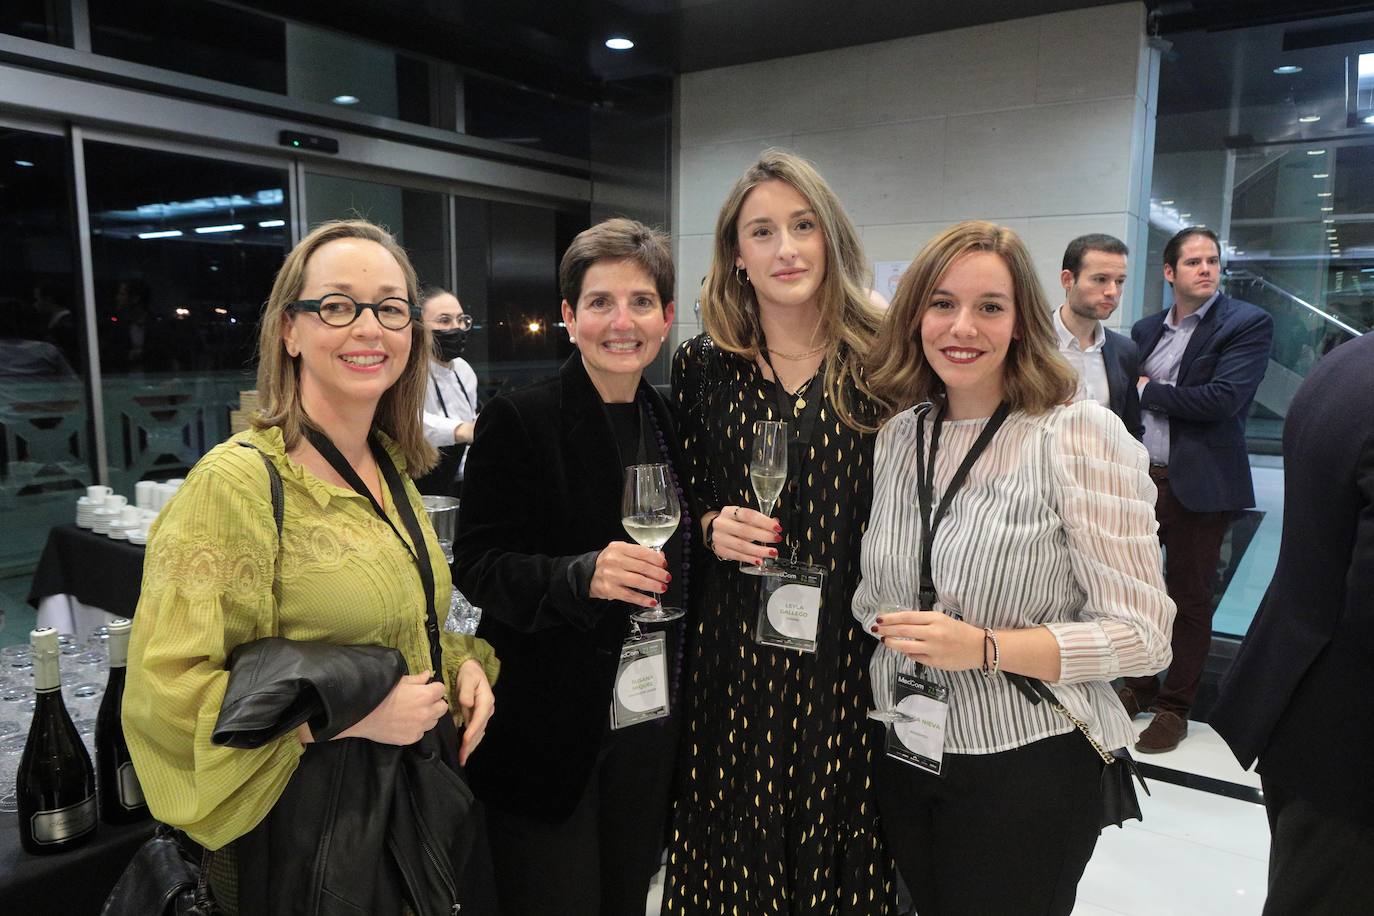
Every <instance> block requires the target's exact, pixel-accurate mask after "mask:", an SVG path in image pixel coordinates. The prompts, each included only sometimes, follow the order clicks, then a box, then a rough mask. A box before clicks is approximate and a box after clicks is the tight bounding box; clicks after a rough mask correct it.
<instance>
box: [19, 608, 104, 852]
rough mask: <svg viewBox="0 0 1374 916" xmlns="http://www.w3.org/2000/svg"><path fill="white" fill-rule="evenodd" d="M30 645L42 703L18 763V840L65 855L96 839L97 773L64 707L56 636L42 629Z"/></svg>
mask: <svg viewBox="0 0 1374 916" xmlns="http://www.w3.org/2000/svg"><path fill="white" fill-rule="evenodd" d="M29 642H30V644H31V645H32V646H33V687H34V690H35V691H36V692H37V694H38V701H37V705H36V706H35V707H34V710H33V723H32V724H31V725H30V726H29V738H28V743H26V744H25V745H24V755H23V757H21V758H20V760H19V774H18V775H19V778H18V787H17V793H16V794H17V795H18V796H19V798H18V802H19V839H20V842H22V843H23V845H24V848H25V849H26V850H28V851H29V852H34V853H51V852H63V851H65V850H67V849H71V848H72V847H74V846H79V845H80V844H82V843H84V842H86V841H87V840H89V839H90V838H91V837H92V836H94V835H95V828H96V801H95V770H94V769H93V768H92V767H91V758H90V755H89V754H87V753H86V746H85V745H84V744H82V743H81V735H80V734H78V733H77V731H76V726H75V725H73V724H72V717H71V716H70V715H68V714H67V706H66V704H65V703H63V702H62V681H61V674H60V672H59V670H58V666H57V631H56V630H54V629H53V628H52V627H40V628H39V629H37V630H34V631H33V632H32V633H31V634H30V636H29Z"/></svg>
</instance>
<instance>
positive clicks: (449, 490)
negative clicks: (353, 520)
mask: <svg viewBox="0 0 1374 916" xmlns="http://www.w3.org/2000/svg"><path fill="white" fill-rule="evenodd" d="M420 311H421V313H422V318H423V320H424V323H425V326H426V327H428V328H429V333H430V336H431V337H433V338H434V353H433V355H432V356H431V358H430V361H429V384H428V386H427V387H426V388H425V410H424V424H425V439H426V440H428V441H429V444H430V445H432V446H434V447H435V448H437V449H438V450H439V463H438V464H436V465H435V466H434V469H433V470H431V471H430V472H429V473H427V474H425V475H424V476H423V477H421V478H419V479H418V480H416V481H415V486H416V488H418V489H419V491H420V492H421V493H425V494H428V495H433V496H457V495H458V490H459V485H460V484H461V482H462V479H463V459H464V458H465V457H466V454H467V448H468V446H469V445H470V444H471V443H472V434H473V431H474V429H475V428H476V426H477V373H476V372H474V371H472V366H471V365H469V364H468V361H467V360H465V359H463V353H464V351H465V350H466V349H467V345H468V332H470V331H471V330H472V316H471V315H469V314H467V313H466V312H464V311H463V305H462V303H460V302H459V301H458V297H457V296H455V295H454V294H453V293H451V292H449V291H448V290H446V289H443V288H441V287H437V286H426V287H425V288H423V289H422V290H420Z"/></svg>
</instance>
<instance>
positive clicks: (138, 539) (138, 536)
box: [129, 528, 148, 547]
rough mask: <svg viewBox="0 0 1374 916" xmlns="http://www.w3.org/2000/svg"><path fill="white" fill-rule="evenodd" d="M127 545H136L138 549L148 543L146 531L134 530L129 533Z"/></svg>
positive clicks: (141, 529) (143, 529)
mask: <svg viewBox="0 0 1374 916" xmlns="http://www.w3.org/2000/svg"><path fill="white" fill-rule="evenodd" d="M129 543H130V544H138V545H139V546H140V547H141V546H143V545H144V544H147V543H148V529H147V528H134V529H133V530H131V531H130V532H129Z"/></svg>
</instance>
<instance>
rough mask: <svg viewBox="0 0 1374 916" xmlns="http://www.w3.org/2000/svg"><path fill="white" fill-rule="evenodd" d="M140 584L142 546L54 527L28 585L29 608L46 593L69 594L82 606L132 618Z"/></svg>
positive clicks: (62, 526) (70, 527)
mask: <svg viewBox="0 0 1374 916" xmlns="http://www.w3.org/2000/svg"><path fill="white" fill-rule="evenodd" d="M142 583H143V548H142V547H140V546H139V545H137V544H130V543H129V542H128V541H113V540H111V539H109V538H108V537H106V536H105V535H103V534H96V533H95V532H93V531H87V530H85V529H84V528H78V527H76V526H75V525H58V526H56V527H54V528H53V529H52V530H51V531H49V532H48V543H47V544H46V545H45V546H44V547H43V556H42V557H40V558H39V560H38V569H37V570H35V571H34V574H33V585H31V586H30V587H29V604H31V605H33V606H34V607H35V608H36V607H38V603H39V602H40V601H42V600H43V599H44V598H47V597H50V596H52V595H73V596H75V598H76V599H77V600H78V601H80V602H81V603H82V604H89V605H90V606H91V607H98V608H100V609H101V610H102V611H109V612H110V613H111V614H116V615H118V616H120V617H132V616H134V608H135V607H137V606H138V590H139V588H140V586H141V585H142Z"/></svg>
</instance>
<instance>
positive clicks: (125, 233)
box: [86, 142, 289, 492]
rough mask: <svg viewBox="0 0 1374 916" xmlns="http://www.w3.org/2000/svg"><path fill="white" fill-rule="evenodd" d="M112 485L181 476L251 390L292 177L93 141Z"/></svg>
mask: <svg viewBox="0 0 1374 916" xmlns="http://www.w3.org/2000/svg"><path fill="white" fill-rule="evenodd" d="M86 174H87V195H88V199H89V202H90V212H91V253H92V262H93V270H94V279H95V286H94V292H95V300H96V323H97V329H98V331H97V334H98V338H99V339H98V346H99V350H100V363H101V375H102V381H103V388H102V390H103V392H104V398H105V402H104V403H105V416H104V418H103V420H104V423H105V430H106V445H107V449H108V458H109V468H110V478H111V479H110V481H109V483H110V485H111V486H113V487H114V488H115V489H116V491H118V492H131V491H132V488H133V484H134V482H136V481H138V480H141V479H143V478H145V477H170V476H177V475H178V473H179V472H180V471H183V470H185V469H187V468H189V467H190V466H191V465H193V464H194V463H195V461H196V459H198V458H199V457H200V456H201V455H202V454H204V453H205V452H206V451H207V450H208V449H209V448H210V447H212V446H213V445H215V444H216V443H218V442H219V441H220V440H222V439H224V438H225V437H226V436H227V435H228V433H229V411H230V410H231V409H233V408H235V407H237V406H238V393H239V392H240V391H242V390H245V389H249V388H252V387H253V371H254V368H253V361H254V348H255V346H256V343H257V322H258V315H259V313H260V311H261V309H262V303H263V302H264V301H265V300H266V298H267V294H268V291H269V290H270V289H271V286H272V279H273V277H274V276H275V275H276V271H277V268H278V267H279V266H280V265H281V260H282V257H283V256H284V255H285V253H286V250H287V248H288V238H289V237H288V231H287V220H288V218H289V209H288V207H287V204H286V188H287V176H286V171H285V170H283V169H274V168H265V167H262V166H253V165H243V164H240V163H233V162H225V161H220V160H217V159H202V158H198V157H193V156H184V155H180V154H174V153H165V152H157V151H151V150H139V149H133V148H130V147H125V146H118V145H115V144H109V143H95V142H92V143H87V144H86Z"/></svg>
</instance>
